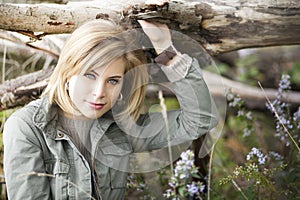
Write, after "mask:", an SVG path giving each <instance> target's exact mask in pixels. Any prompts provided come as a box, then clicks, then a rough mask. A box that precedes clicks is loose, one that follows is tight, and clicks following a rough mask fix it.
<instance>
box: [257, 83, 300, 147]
mask: <svg viewBox="0 0 300 200" xmlns="http://www.w3.org/2000/svg"><path fill="white" fill-rule="evenodd" d="M258 85H259V87H260V88H261V90H262V92H263V93H264V95H265V97H266V99H267V102H268V104H269V105H270V106H271V108H272V111H273V112H274V113H275V116H276V118H277V119H278V121H279V122H280V124H281V125H282V127H283V129H284V130H285V132H286V133H287V134H288V136H289V137H290V139H291V140H292V142H293V143H294V145H295V146H296V148H297V149H298V151H299V153H300V148H299V146H298V144H297V142H296V141H295V140H294V138H293V136H292V134H291V133H290V132H289V130H288V129H287V128H286V126H285V125H284V124H283V122H282V120H281V119H280V117H279V115H278V112H277V111H276V109H275V107H274V106H273V104H272V103H271V101H270V99H269V98H268V96H267V94H266V93H265V90H264V88H263V87H262V85H261V84H260V82H259V81H258Z"/></svg>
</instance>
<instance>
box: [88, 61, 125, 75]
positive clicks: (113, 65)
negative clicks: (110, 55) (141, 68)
mask: <svg viewBox="0 0 300 200" xmlns="http://www.w3.org/2000/svg"><path fill="white" fill-rule="evenodd" d="M125 68H126V62H125V60H124V59H123V58H118V59H116V60H113V61H111V62H108V63H107V64H104V65H103V63H102V64H99V65H97V64H96V65H93V66H92V67H90V68H89V70H88V71H95V72H97V73H98V74H103V73H122V74H123V73H124V72H125Z"/></svg>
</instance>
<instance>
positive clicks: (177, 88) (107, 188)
mask: <svg viewBox="0 0 300 200" xmlns="http://www.w3.org/2000/svg"><path fill="white" fill-rule="evenodd" d="M163 71H164V72H165V74H166V76H167V77H168V79H169V80H170V82H172V89H173V91H174V92H175V94H176V96H177V98H178V101H179V103H180V106H181V109H180V110H174V111H169V112H168V123H169V125H168V126H169V132H170V133H171V141H172V144H177V143H181V142H185V141H189V140H194V139H196V138H198V137H199V136H201V135H203V134H205V133H207V132H208V131H209V130H210V129H212V128H213V127H214V126H216V124H217V122H218V119H217V118H218V115H217V111H216V107H215V105H214V103H213V101H212V99H211V96H210V93H209V91H208V88H207V86H206V84H205V82H204V80H203V78H202V73H201V69H200V67H199V64H198V62H197V61H196V60H195V59H192V58H190V57H189V56H187V55H184V56H183V58H182V59H180V60H179V61H178V62H177V63H175V64H173V65H172V66H169V67H164V68H163ZM57 118H58V107H57V105H51V104H49V103H48V100H47V98H42V99H38V100H35V101H33V102H31V103H30V104H28V105H27V106H25V107H23V108H22V109H19V110H18V111H16V112H15V113H14V114H13V115H12V116H10V118H9V119H8V121H7V122H6V123H5V128H4V134H3V139H4V171H5V178H6V183H7V191H8V197H9V199H12V200H18V199H22V200H24V199H30V200H32V199H38V200H41V199H79V200H83V199H91V195H92V194H93V193H94V194H95V193H96V194H97V195H98V197H97V199H100V195H101V198H102V199H105V200H106V199H107V200H114V199H118V200H119V199H124V195H125V189H126V183H127V174H128V173H127V172H128V171H129V170H127V169H126V168H128V167H129V159H130V158H129V155H131V154H133V153H134V152H141V151H148V150H153V149H158V148H162V147H166V146H167V145H168V140H167V131H166V128H165V122H164V119H163V117H162V114H161V113H150V114H147V115H143V116H141V117H140V119H139V120H138V121H139V123H140V125H141V126H139V128H137V129H135V131H136V132H137V133H135V134H133V135H132V134H130V133H129V134H125V133H124V131H122V129H120V128H119V126H118V125H117V123H116V122H115V121H114V120H113V118H112V117H111V116H110V115H104V116H103V117H101V118H99V119H97V120H95V122H94V124H93V125H92V128H91V132H90V134H91V138H92V141H91V143H92V144H91V145H92V147H91V154H92V158H93V159H92V166H90V165H89V163H88V162H87V160H86V159H85V158H84V157H83V156H82V154H81V153H80V152H79V151H78V149H77V148H76V146H75V145H74V143H73V142H72V140H71V139H70V137H69V136H68V135H66V134H65V133H64V132H62V131H60V130H58V128H57ZM147 135H150V137H147ZM137 136H140V137H137ZM93 185H94V186H93ZM93 188H94V192H93Z"/></svg>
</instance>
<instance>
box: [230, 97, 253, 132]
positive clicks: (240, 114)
mask: <svg viewBox="0 0 300 200" xmlns="http://www.w3.org/2000/svg"><path fill="white" fill-rule="evenodd" d="M226 97H227V101H228V105H229V107H232V108H235V109H236V110H237V115H236V117H237V118H240V119H241V121H244V122H246V126H245V128H243V130H242V132H243V137H247V136H250V135H251V134H252V133H253V132H254V127H253V126H252V124H253V123H252V122H253V121H254V119H253V116H252V112H250V111H247V110H246V108H245V107H244V101H243V100H242V98H241V97H240V96H239V95H238V94H234V93H232V92H231V91H229V92H228V93H227V96H226Z"/></svg>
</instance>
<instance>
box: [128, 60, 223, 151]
mask: <svg viewBox="0 0 300 200" xmlns="http://www.w3.org/2000/svg"><path fill="white" fill-rule="evenodd" d="M162 70H163V71H164V73H165V74H166V76H167V78H168V79H169V81H170V82H171V83H172V90H173V91H174V93H175V95H176V97H177V99H178V102H179V104H180V110H174V111H169V112H167V122H166V120H165V118H164V117H163V116H162V113H149V114H147V115H145V116H144V117H142V119H141V121H142V123H141V124H142V125H141V126H139V127H138V128H136V130H138V131H135V132H137V135H134V136H132V137H131V141H132V146H133V148H134V150H135V151H136V152H138V151H144V150H153V149H158V148H163V147H166V146H167V145H168V139H167V137H168V133H169V134H170V139H171V145H176V144H179V143H183V142H186V141H190V140H194V139H197V138H199V137H200V136H201V135H203V134H205V133H207V132H208V131H209V130H211V129H212V128H213V127H215V126H216V125H217V123H218V112H217V109H216V106H215V104H214V101H213V99H212V97H211V95H210V92H209V90H208V87H207V85H206V83H205V81H204V79H203V76H202V71H201V68H200V66H199V64H198V61H197V60H196V59H193V58H191V57H189V56H188V55H187V54H183V55H182V56H181V58H180V59H178V60H177V61H176V62H175V63H173V64H172V65H170V66H163V67H162ZM166 124H168V126H166Z"/></svg>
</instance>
